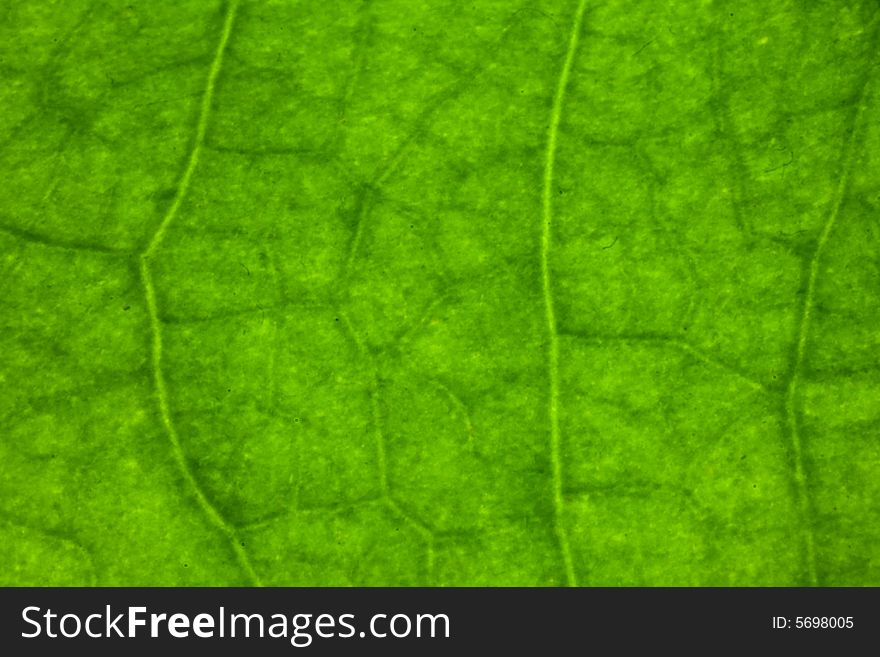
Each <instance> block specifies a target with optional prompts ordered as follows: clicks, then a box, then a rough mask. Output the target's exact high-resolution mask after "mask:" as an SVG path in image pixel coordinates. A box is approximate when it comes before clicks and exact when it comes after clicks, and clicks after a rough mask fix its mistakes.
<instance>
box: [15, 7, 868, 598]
mask: <svg viewBox="0 0 880 657" xmlns="http://www.w3.org/2000/svg"><path fill="white" fill-rule="evenodd" d="M878 35H880V7H878V5H877V3H876V2H872V1H869V0H862V1H859V0H845V1H844V0H829V1H828V2H800V1H794V0H778V1H774V2H764V1H759V0H744V1H738V2H733V1H722V0H714V1H709V0H707V1H705V2H697V1H696V0H694V1H691V0H675V1H670V2H650V1H648V0H631V1H623V0H621V1H616V0H615V1H606V2H593V1H592V0H534V1H533V0H529V1H525V2H520V1H516V0H511V1H506V0H505V1H502V0H473V1H472V2H452V1H449V0H346V1H344V2H343V1H339V2H316V1H314V0H301V1H294V0H265V1H262V0H260V1H257V0H241V1H237V0H227V1H222V2H221V1H213V0H183V1H174V2H171V1H170V0H149V1H147V0H124V1H121V0H119V1H117V0H100V1H99V0H94V1H93V0H83V1H66V2H60V1H59V2H52V1H48V0H35V1H33V2H31V1H28V2H19V1H12V0H3V1H2V2H0V79H2V84H0V94H2V106H3V111H2V113H0V144H2V145H0V172H2V179H3V184H2V189H0V256H2V260H0V267H2V277H0V286H2V296H0V355H2V357H0V418H2V420H0V422H2V424H0V428H2V433H0V462H2V469H0V473H2V474H0V504H2V506H0V555H2V556H0V559H2V561H0V563H2V569H0V573H2V575H0V577H2V584H4V585H26V586H29V585H124V586H135V585H137V586H141V585H159V586H178V585H180V586H183V585H201V586H232V585H256V584H262V585H276V586H277V585H281V586H300V585H309V586H325V585H326V586H330V585H333V586H337V585H340V586H349V585H356V586H374V585H378V586H411V585H412V586H415V585H419V586H557V585H560V586H562V585H576V586H632V585H640V586H658V585H674V586H709V585H712V586H742V585H757V586H766V585H775V586H810V585H820V586H844V585H846V586H863V585H873V586H877V585H880V547H878V546H880V368H878V360H877V357H878V353H880V351H878V350H880V329H878V326H880V79H878V78H880V69H878V66H880V55H878V52H877V48H878Z"/></svg>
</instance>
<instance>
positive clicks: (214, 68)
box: [140, 0, 261, 586]
mask: <svg viewBox="0 0 880 657" xmlns="http://www.w3.org/2000/svg"><path fill="white" fill-rule="evenodd" d="M237 8H238V0H229V3H228V5H227V8H226V16H225V18H224V20H223V29H222V32H221V35H220V41H219V43H218V44H217V50H216V51H215V53H214V58H213V60H212V61H211V68H210V71H209V72H208V79H207V82H206V84H205V91H204V93H203V95H202V106H201V111H200V113H199V119H198V124H197V126H196V134H195V138H194V140H193V147H192V151H191V152H190V156H189V161H188V162H187V166H186V170H185V171H184V173H183V176H182V177H181V179H180V182H179V183H178V186H177V193H176V194H175V196H174V200H173V201H172V203H171V206H170V207H169V208H168V211H167V212H166V213H165V216H164V217H163V218H162V222H161V223H160V224H159V227H158V228H157V229H156V232H155V233H154V234H153V236H152V238H151V239H150V241H149V243H148V244H147V246H146V248H145V249H144V251H143V252H142V253H141V254H140V276H141V283H142V285H143V287H144V296H145V298H146V302H147V315H148V317H149V321H150V335H151V337H152V344H151V351H152V356H151V364H152V369H153V378H154V384H155V387H156V397H157V399H158V403H159V414H160V415H161V417H162V424H163V425H164V427H165V431H166V433H167V434H168V438H169V440H170V442H171V451H172V454H173V456H174V460H175V462H176V463H177V466H178V468H179V469H180V472H181V474H182V475H183V478H184V481H185V482H186V485H187V487H188V488H189V489H190V491H191V493H192V495H193V496H194V497H195V500H196V503H197V504H198V505H199V508H200V509H201V510H202V512H203V513H204V515H205V517H206V518H207V519H208V522H210V524H211V525H213V526H214V527H215V528H216V529H217V530H218V531H220V532H221V533H222V534H223V535H224V536H225V537H226V539H227V540H228V542H229V544H230V546H231V547H232V550H233V552H234V553H235V556H236V559H237V560H238V563H239V565H240V567H241V568H242V570H243V571H244V573H245V575H246V576H247V578H248V579H249V580H250V581H251V583H253V584H255V585H257V586H259V585H260V584H261V582H260V578H259V576H258V575H257V573H256V571H255V570H254V568H253V566H252V565H251V561H250V557H249V556H248V553H247V551H246V550H245V548H244V543H243V542H242V541H241V540H240V538H239V536H238V532H237V531H236V529H235V527H233V526H232V525H231V524H230V523H229V522H228V521H227V520H226V519H225V518H224V517H223V515H222V514H221V513H220V512H219V511H218V510H217V508H216V507H215V506H214V505H213V504H212V503H211V501H210V500H209V499H208V497H207V495H205V492H204V491H203V490H202V488H201V486H200V485H199V483H198V481H197V480H196V478H195V475H194V474H193V472H192V470H191V469H190V466H189V463H188V461H187V458H186V454H185V453H184V451H183V446H182V444H181V442H180V436H179V435H178V433H177V428H176V427H175V425H174V420H173V419H172V417H171V409H170V404H169V401H168V400H169V397H168V389H167V386H166V384H165V376H164V374H163V370H162V326H161V322H160V320H159V309H158V304H157V302H156V287H155V285H154V283H153V274H152V272H151V270H150V262H151V260H152V257H153V255H154V253H155V252H156V249H157V248H158V247H159V245H160V244H161V243H162V239H163V238H164V236H165V233H166V231H167V230H168V227H169V226H170V225H171V223H172V222H173V221H174V218H175V217H176V216H177V213H178V212H179V210H180V206H181V204H182V203H183V201H184V199H185V197H186V194H187V190H188V189H189V185H190V180H191V179H192V176H193V172H194V171H195V169H196V166H197V165H198V161H199V152H200V150H201V147H202V143H203V142H204V139H205V132H206V130H207V126H208V114H209V112H210V109H211V103H212V99H213V96H214V85H215V83H216V81H217V76H218V75H219V73H220V68H221V66H222V63H223V53H224V51H225V50H226V44H227V43H228V41H229V35H230V34H231V32H232V25H233V22H234V21H235V14H236V10H237Z"/></svg>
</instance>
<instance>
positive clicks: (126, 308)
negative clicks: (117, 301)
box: [123, 306, 131, 310]
mask: <svg viewBox="0 0 880 657" xmlns="http://www.w3.org/2000/svg"><path fill="white" fill-rule="evenodd" d="M129 308H131V306H125V307H124V308H123V310H128V309H129Z"/></svg>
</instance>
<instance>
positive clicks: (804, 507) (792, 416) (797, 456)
mask: <svg viewBox="0 0 880 657" xmlns="http://www.w3.org/2000/svg"><path fill="white" fill-rule="evenodd" d="M875 32H878V30H877V29H876V28H875ZM875 41H876V37H875ZM869 87H870V78H867V79H866V80H865V84H864V86H863V87H862V92H861V94H860V95H859V99H858V104H857V105H856V109H855V112H854V116H853V119H852V125H851V126H850V133H849V137H848V139H847V141H846V144H845V146H844V151H843V155H842V162H841V167H842V169H841V173H840V179H839V180H838V183H837V188H836V190H835V192H834V198H833V200H832V204H831V210H830V212H829V213H828V218H827V219H826V221H825V225H824V226H823V227H822V232H821V234H820V235H819V239H818V241H817V242H816V248H815V250H814V251H813V255H812V257H811V258H810V263H809V271H808V275H807V289H806V293H805V294H804V301H803V307H802V308H801V313H800V315H801V316H800V322H799V328H798V334H797V344H796V352H795V361H794V366H793V367H792V371H791V377H790V378H789V381H788V387H787V388H786V395H785V415H786V423H787V424H788V430H789V436H790V440H791V450H792V453H793V455H794V479H795V490H796V495H797V504H798V507H799V508H798V511H799V513H800V518H801V525H802V526H803V528H804V543H805V545H804V548H805V552H806V567H807V576H808V578H809V583H810V585H811V586H818V585H819V578H818V574H817V572H816V554H815V547H814V537H813V521H812V517H811V515H812V514H811V504H810V496H809V487H808V486H807V475H806V472H805V470H804V455H803V440H802V437H801V428H800V422H799V418H798V411H797V402H798V396H799V389H800V381H801V376H802V374H803V364H804V358H805V355H806V352H807V345H808V342H809V336H810V322H811V320H812V315H813V307H814V305H815V296H816V283H817V280H818V278H819V267H820V262H821V260H822V255H823V253H824V251H825V248H826V246H827V244H828V239H829V237H830V236H831V233H832V232H833V230H834V226H835V224H836V223H837V218H838V215H839V214H840V208H841V205H842V204H843V199H844V197H845V196H846V192H847V189H848V187H849V177H850V173H851V171H852V169H853V164H854V160H855V154H856V151H857V150H858V149H857V144H858V136H859V135H860V134H861V123H862V115H863V114H864V109H865V105H866V104H867V101H868V95H869Z"/></svg>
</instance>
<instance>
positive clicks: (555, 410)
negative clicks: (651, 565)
mask: <svg viewBox="0 0 880 657" xmlns="http://www.w3.org/2000/svg"><path fill="white" fill-rule="evenodd" d="M586 6H587V3H586V0H580V1H579V3H578V8H577V12H576V13H575V17H574V24H573V25H572V28H571V36H570V37H569V41H568V49H567V51H566V53H565V60H564V61H563V63H562V70H561V71H560V73H559V80H558V83H557V86H556V95H555V96H554V98H553V108H552V110H551V113H550V125H549V127H548V130H547V152H546V156H545V159H544V188H543V193H542V217H541V219H542V221H541V224H542V230H541V283H542V287H543V294H544V314H545V318H546V322H547V341H548V348H547V360H548V363H547V366H548V370H549V379H550V395H549V415H550V461H551V467H552V472H553V509H554V516H555V531H556V538H557V541H558V542H559V549H560V551H561V553H562V560H563V563H564V566H565V579H566V584H568V585H569V586H577V577H576V575H575V572H574V563H573V560H572V555H571V546H570V544H569V540H568V532H567V530H566V527H565V521H564V518H563V512H564V508H563V506H564V502H563V496H562V457H561V454H560V451H561V446H560V434H559V332H558V330H557V327H556V311H555V309H554V306H553V288H552V281H551V277H550V244H551V237H552V228H553V167H554V164H555V161H556V144H557V139H558V136H559V122H560V118H561V116H562V105H563V102H564V100H565V91H566V88H567V87H568V78H569V76H570V75H571V68H572V64H573V63H574V57H575V52H576V51H577V45H578V39H579V36H580V32H581V25H582V24H583V18H584V12H585V9H586Z"/></svg>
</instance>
